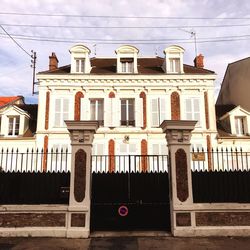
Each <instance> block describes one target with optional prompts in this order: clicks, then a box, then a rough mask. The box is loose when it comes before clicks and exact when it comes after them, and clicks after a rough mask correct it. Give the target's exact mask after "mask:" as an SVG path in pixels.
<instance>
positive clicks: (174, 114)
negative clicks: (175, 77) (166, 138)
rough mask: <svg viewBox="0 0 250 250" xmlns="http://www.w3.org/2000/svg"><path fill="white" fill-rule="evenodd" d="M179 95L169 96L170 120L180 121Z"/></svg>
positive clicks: (175, 93) (174, 93)
mask: <svg viewBox="0 0 250 250" xmlns="http://www.w3.org/2000/svg"><path fill="white" fill-rule="evenodd" d="M180 118H181V111H180V95H179V94H178V93H177V92H173V93H172V94H171V120H180Z"/></svg>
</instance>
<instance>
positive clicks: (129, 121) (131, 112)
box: [120, 98, 135, 127]
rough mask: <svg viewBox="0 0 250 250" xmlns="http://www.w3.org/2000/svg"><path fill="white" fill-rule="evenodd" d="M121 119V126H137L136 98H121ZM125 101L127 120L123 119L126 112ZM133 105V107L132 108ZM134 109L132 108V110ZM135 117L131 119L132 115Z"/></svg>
mask: <svg viewBox="0 0 250 250" xmlns="http://www.w3.org/2000/svg"><path fill="white" fill-rule="evenodd" d="M120 101H121V117H120V118H121V120H120V125H121V126H127V127H129V126H131V127H135V98H121V99H120ZM123 101H126V103H125V120H123V119H122V117H123V115H124V113H123V106H124V104H123ZM129 101H132V104H129ZM131 106H132V108H131ZM131 109H132V110H131ZM131 116H132V117H133V119H130V117H131Z"/></svg>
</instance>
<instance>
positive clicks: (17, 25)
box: [0, 23, 250, 29]
mask: <svg viewBox="0 0 250 250" xmlns="http://www.w3.org/2000/svg"><path fill="white" fill-rule="evenodd" d="M0 25H1V26H8V27H32V28H68V29H188V28H231V27H248V26H250V24H249V23H247V24H218V25H180V26H75V25H40V24H9V23H2V24H0Z"/></svg>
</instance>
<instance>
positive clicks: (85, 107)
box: [81, 98, 90, 120]
mask: <svg viewBox="0 0 250 250" xmlns="http://www.w3.org/2000/svg"><path fill="white" fill-rule="evenodd" d="M89 119H90V101H89V99H88V98H81V120H89Z"/></svg>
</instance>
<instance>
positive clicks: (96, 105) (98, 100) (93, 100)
mask: <svg viewBox="0 0 250 250" xmlns="http://www.w3.org/2000/svg"><path fill="white" fill-rule="evenodd" d="M89 102H90V120H95V121H98V122H99V125H100V126H103V125H104V99H103V98H91V99H89ZM92 103H93V104H92ZM92 105H94V110H95V111H94V114H92V108H91V107H92ZM99 106H101V112H102V113H101V114H100V112H99ZM92 115H94V119H93V118H92ZM100 116H101V118H102V119H99V118H100Z"/></svg>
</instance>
